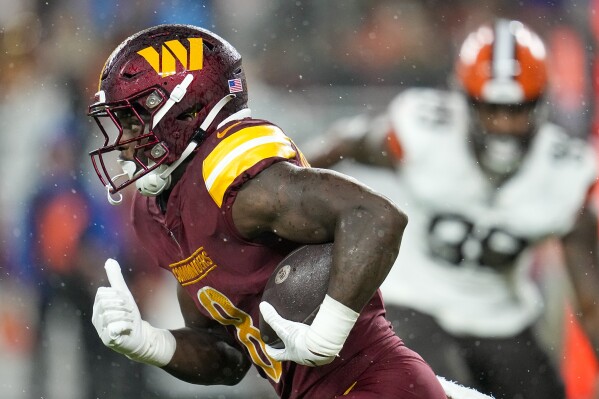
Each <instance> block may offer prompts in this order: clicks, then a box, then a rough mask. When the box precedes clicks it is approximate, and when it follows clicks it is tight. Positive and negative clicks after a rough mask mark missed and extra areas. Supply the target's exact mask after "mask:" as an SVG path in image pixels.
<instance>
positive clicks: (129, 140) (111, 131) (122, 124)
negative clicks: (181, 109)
mask: <svg viewBox="0 0 599 399" xmlns="http://www.w3.org/2000/svg"><path fill="white" fill-rule="evenodd" d="M157 98H158V100H157ZM165 101H166V97H165V95H164V93H162V92H161V91H160V90H155V89H148V90H145V91H143V92H141V93H139V94H138V95H136V96H135V97H132V98H128V99H125V100H123V101H116V102H113V103H100V104H93V105H91V106H90V111H89V115H90V116H91V117H92V118H93V119H94V120H95V122H96V124H97V125H98V127H99V129H100V132H101V133H102V135H103V137H104V142H103V145H102V146H101V147H100V148H98V149H96V150H94V151H91V152H90V153H89V154H90V156H91V159H92V163H93V165H94V169H95V170H96V173H97V174H98V176H99V178H100V180H101V181H102V184H103V185H104V186H109V187H110V192H111V193H115V192H117V191H119V190H121V189H122V188H125V187H126V186H128V185H129V184H131V183H133V182H134V181H135V180H136V179H134V178H133V177H134V176H135V177H138V176H141V175H144V174H147V173H149V172H151V171H152V170H154V169H156V168H157V167H158V166H160V165H161V164H163V163H164V162H165V160H166V159H167V158H168V155H169V149H168V147H166V145H165V144H164V142H161V141H160V139H159V138H158V137H157V136H156V134H155V133H154V132H153V131H152V129H150V126H152V121H153V119H154V117H155V115H156V112H157V111H158V109H159V107H156V106H155V105H154V107H155V109H153V110H151V109H147V108H145V107H144V106H142V105H141V104H144V103H151V104H156V105H158V103H164V102H165ZM114 151H119V152H120V151H126V152H128V153H130V156H129V157H127V158H128V159H127V160H129V161H132V162H134V163H135V174H134V176H126V174H124V173H123V172H122V171H118V170H117V171H115V170H114V168H113V167H112V166H114V165H107V162H106V161H105V159H104V155H105V154H108V153H112V152H114ZM124 177H128V179H126V180H125V181H124V182H121V183H119V181H120V179H121V178H124Z"/></svg>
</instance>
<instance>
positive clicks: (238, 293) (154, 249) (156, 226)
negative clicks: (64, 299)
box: [90, 25, 445, 399]
mask: <svg viewBox="0 0 599 399" xmlns="http://www.w3.org/2000/svg"><path fill="white" fill-rule="evenodd" d="M90 115H91V116H92V117H93V118H94V119H95V120H96V121H97V122H98V125H99V126H100V128H101V130H102V132H103V135H104V138H105V141H104V143H103V145H102V147H101V148H99V149H97V150H95V151H92V152H91V156H92V160H93V163H94V166H95V168H96V171H97V172H98V176H99V177H100V179H101V181H102V183H103V184H104V185H105V186H106V188H107V190H108V196H109V197H108V198H109V201H110V202H112V203H118V202H119V194H120V193H119V191H120V190H121V189H123V188H124V187H126V186H128V185H129V184H132V183H133V184H134V185H135V187H136V188H137V190H138V192H137V193H136V197H135V199H134V204H133V210H132V214H133V224H134V227H135V230H136V232H137V234H138V236H139V238H140V239H141V241H142V242H143V243H144V244H145V247H146V249H147V250H148V251H149V253H150V254H151V255H152V256H153V257H154V258H155V259H156V262H157V264H158V265H159V266H160V267H162V268H164V269H166V270H168V271H170V272H172V273H173V275H174V277H175V278H176V279H177V281H178V282H179V283H180V290H179V303H180V307H181V311H182V314H183V318H184V320H185V325H186V326H185V328H182V329H179V330H175V331H167V330H164V329H159V328H155V327H153V326H151V325H150V324H149V323H147V322H145V321H143V320H142V319H141V316H140V313H139V310H138V309H137V306H136V305H135V300H134V299H133V297H132V295H131V294H130V293H129V290H128V288H127V285H126V283H125V281H124V280H123V278H122V275H121V273H120V267H119V265H118V263H116V261H114V260H109V261H107V262H106V271H107V274H108V278H109V281H110V285H111V287H102V288H100V289H98V291H97V295H96V300H95V304H94V314H93V323H94V326H95V327H96V329H97V331H98V334H99V335H100V337H101V339H102V341H103V342H104V343H105V344H106V345H107V346H109V347H111V348H112V349H114V350H115V351H117V352H120V353H122V354H124V355H126V356H128V357H129V358H131V359H133V360H136V361H140V362H145V363H148V364H152V365H156V366H159V367H162V368H163V369H164V370H166V371H167V372H169V373H171V374H172V375H174V376H176V377H178V378H180V379H182V380H185V381H188V382H192V383H196V384H205V385H213V384H224V385H233V384H236V383H237V382H239V381H240V380H241V378H242V377H243V376H244V375H245V374H246V372H247V371H248V368H249V367H250V365H251V364H252V363H253V364H254V365H255V366H256V368H257V369H258V370H259V372H260V373H261V375H262V376H263V377H265V378H267V379H268V381H269V382H270V383H271V384H272V385H273V387H274V388H275V390H276V392H277V393H278V395H279V396H280V397H282V398H333V397H338V396H347V397H348V398H405V399H410V398H414V399H416V398H430V399H442V398H445V394H444V392H443V388H442V386H441V384H440V383H439V381H438V380H437V379H436V378H435V374H434V373H433V372H432V370H431V369H430V367H429V366H428V365H427V364H426V363H425V362H424V361H423V360H422V358H421V357H420V356H419V355H417V354H416V353H414V352H413V351H411V350H409V349H408V348H406V347H405V346H404V345H403V343H402V341H401V340H400V339H399V338H398V337H397V336H396V335H395V334H394V332H393V330H392V328H391V326H390V323H389V322H388V321H387V320H386V319H385V318H384V309H383V304H382V301H381V297H380V293H379V291H378V287H379V285H380V284H381V282H382V281H383V280H384V278H385V276H386V275H387V273H388V271H389V268H390V267H391V266H392V265H393V262H394V260H395V258H396V256H397V252H398V250H399V245H400V241H401V237H402V233H403V230H404V228H405V226H406V218H405V215H403V214H402V213H401V212H400V211H399V210H398V209H397V208H396V207H395V206H394V205H393V204H392V203H391V202H390V201H389V200H387V199H386V198H384V197H383V196H381V195H378V194H377V193H375V192H373V191H371V190H370V189H368V188H367V187H365V186H363V185H361V184H359V183H357V182H356V181H355V180H353V179H348V178H346V177H345V176H342V175H340V174H337V173H335V172H330V171H324V170H315V169H311V168H309V167H308V165H307V163H306V162H305V159H304V158H303V155H302V154H301V153H300V151H299V150H298V149H297V147H296V146H295V144H294V143H293V142H292V141H291V140H290V139H289V137H287V136H286V135H285V134H284V133H283V132H282V131H281V129H279V128H278V127H277V126H275V125H273V124H272V123H270V122H267V121H264V120H259V119H253V118H252V117H251V112H250V110H249V108H248V107H247V85H246V81H245V76H244V73H243V70H242V66H241V57H240V55H239V54H238V52H237V51H236V50H235V49H234V48H233V47H232V46H231V45H230V44H229V43H227V42H226V41H225V40H223V39H222V38H220V37H218V36H217V35H215V34H213V33H212V32H209V31H207V30H204V29H201V28H198V27H194V26H187V25H185V26H184V25H161V26H157V27H153V28H150V29H147V30H145V31H142V32H139V33H137V34H135V35H133V36H131V37H129V38H128V39H127V40H125V41H124V42H123V43H122V44H121V45H120V46H118V47H117V49H116V50H115V51H114V52H113V54H112V55H111V56H110V57H109V59H108V61H107V62H106V64H105V66H104V68H103V70H102V74H101V78H100V87H99V92H98V94H97V102H96V103H94V104H92V105H91V107H90ZM111 134H112V135H111ZM115 153H116V154H117V155H118V160H116V159H115V163H117V164H118V165H120V168H121V170H120V171H114V170H113V169H112V164H111V163H110V158H109V157H110V156H111V155H112V154H115ZM348 227H351V228H348ZM333 241H334V260H333V268H332V270H331V277H330V284H329V290H328V295H327V296H326V298H325V300H324V301H323V303H322V304H321V306H320V308H319V311H318V313H317V315H316V317H315V319H314V321H313V323H312V324H311V325H309V326H308V325H305V324H302V323H295V322H291V321H288V320H284V319H282V318H281V317H280V316H279V315H278V314H277V313H276V311H275V310H274V309H273V308H272V306H270V305H269V304H266V303H262V304H261V303H260V300H261V296H262V291H263V290H264V287H265V284H266V282H267V280H268V278H269V276H270V274H271V273H272V271H273V270H274V268H275V267H276V265H277V264H278V263H279V261H281V260H282V259H283V258H284V257H285V255H287V254H288V253H289V252H290V251H291V250H292V249H294V248H296V247H297V246H298V245H299V244H300V243H322V242H333ZM259 312H262V314H263V315H264V319H265V320H266V321H267V322H268V323H269V324H270V325H271V326H272V327H273V329H274V330H275V332H277V334H278V335H279V336H280V337H281V339H282V341H283V343H284V344H285V348H284V350H276V349H274V348H270V347H267V346H266V345H265V344H264V342H263V341H262V339H261V337H260V332H259V331H258V329H257V326H258V318H259ZM397 375H401V376H402V378H397Z"/></svg>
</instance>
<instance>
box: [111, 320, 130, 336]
mask: <svg viewBox="0 0 599 399" xmlns="http://www.w3.org/2000/svg"><path fill="white" fill-rule="evenodd" d="M106 330H107V332H108V337H110V340H111V341H114V340H116V339H117V338H118V337H120V336H121V335H128V334H129V333H130V332H131V323H129V322H126V321H116V322H114V323H110V324H109V325H107V326H106Z"/></svg>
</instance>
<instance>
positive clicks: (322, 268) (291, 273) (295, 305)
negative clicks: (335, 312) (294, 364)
mask: <svg viewBox="0 0 599 399" xmlns="http://www.w3.org/2000/svg"><path fill="white" fill-rule="evenodd" d="M332 261H333V244H332V243H328V244H313V245H305V246H302V247H300V248H298V249H296V250H295V251H293V252H291V253H290V254H289V255H287V257H285V259H283V260H282V261H281V262H280V263H279V264H278V265H277V267H276V269H275V270H274V272H273V273H272V274H271V276H270V278H269V279H268V282H267V283H266V288H265V289H264V293H263V294H262V300H263V301H266V302H268V303H270V304H271V305H272V306H273V307H274V308H275V309H276V310H277V312H278V313H279V315H281V317H284V318H285V319H287V320H292V321H298V322H302V323H306V324H310V323H311V322H312V320H313V319H314V316H316V312H318V308H319V306H320V304H321V303H322V301H323V300H324V297H325V295H326V293H327V289H328V285H329V271H330V269H331V264H332ZM259 323H260V326H259V328H260V334H261V336H262V340H263V341H264V342H265V343H266V344H268V345H270V346H272V347H275V348H282V347H283V343H282V342H281V340H280V339H279V337H278V336H277V335H276V334H275V332H274V331H273V330H272V328H271V327H270V326H269V325H268V323H266V322H265V321H264V320H263V318H262V314H260V321H259Z"/></svg>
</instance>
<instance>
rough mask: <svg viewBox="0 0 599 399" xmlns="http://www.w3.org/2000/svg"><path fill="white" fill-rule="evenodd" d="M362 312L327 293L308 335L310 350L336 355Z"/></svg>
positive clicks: (307, 340) (307, 343)
mask: <svg viewBox="0 0 599 399" xmlns="http://www.w3.org/2000/svg"><path fill="white" fill-rule="evenodd" d="M359 316H360V314H359V313H358V312H356V311H354V310H353V309H351V308H349V307H347V306H345V305H344V304H342V303H341V302H339V301H337V300H335V299H333V298H331V297H330V296H328V295H326V296H325V298H324V301H323V302H322V304H321V305H320V309H319V310H318V313H317V314H316V317H315V318H314V321H313V322H312V324H311V325H310V329H309V330H308V333H307V335H306V345H307V347H308V349H309V350H311V351H312V352H315V353H319V354H322V355H326V356H336V355H338V354H339V352H340V351H341V348H343V344H344V343H345V340H346V339H347V337H348V336H349V333H350V332H351V329H352V328H353V326H354V324H356V321H357V320H358V317H359Z"/></svg>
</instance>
